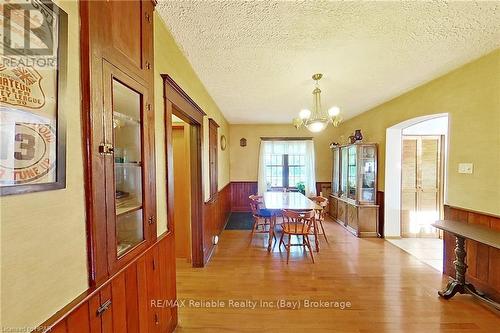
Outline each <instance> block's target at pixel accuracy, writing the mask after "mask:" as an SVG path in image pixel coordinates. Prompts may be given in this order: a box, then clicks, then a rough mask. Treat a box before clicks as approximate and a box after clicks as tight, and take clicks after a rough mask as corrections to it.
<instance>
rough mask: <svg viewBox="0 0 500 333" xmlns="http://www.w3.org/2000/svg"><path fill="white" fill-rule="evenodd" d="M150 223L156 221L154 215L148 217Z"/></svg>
mask: <svg viewBox="0 0 500 333" xmlns="http://www.w3.org/2000/svg"><path fill="white" fill-rule="evenodd" d="M148 223H149V224H153V223H155V217H154V216H150V217H149V218H148Z"/></svg>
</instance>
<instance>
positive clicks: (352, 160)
mask: <svg viewBox="0 0 500 333" xmlns="http://www.w3.org/2000/svg"><path fill="white" fill-rule="evenodd" d="M356 158H357V156H356V146H350V147H349V148H348V151H347V159H348V164H347V197H348V198H349V199H353V200H356V192H357V191H356V188H357V186H356V179H357V175H358V174H357V163H356V162H357V161H356Z"/></svg>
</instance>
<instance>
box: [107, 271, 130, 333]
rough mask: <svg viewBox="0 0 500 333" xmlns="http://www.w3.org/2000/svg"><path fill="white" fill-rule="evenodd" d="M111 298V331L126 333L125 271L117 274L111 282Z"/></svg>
mask: <svg viewBox="0 0 500 333" xmlns="http://www.w3.org/2000/svg"><path fill="white" fill-rule="evenodd" d="M111 299H112V302H113V304H112V307H113V333H126V332H127V306H128V302H127V292H126V289H125V272H123V273H121V274H119V275H118V276H117V277H116V278H114V279H113V281H112V282H111Z"/></svg>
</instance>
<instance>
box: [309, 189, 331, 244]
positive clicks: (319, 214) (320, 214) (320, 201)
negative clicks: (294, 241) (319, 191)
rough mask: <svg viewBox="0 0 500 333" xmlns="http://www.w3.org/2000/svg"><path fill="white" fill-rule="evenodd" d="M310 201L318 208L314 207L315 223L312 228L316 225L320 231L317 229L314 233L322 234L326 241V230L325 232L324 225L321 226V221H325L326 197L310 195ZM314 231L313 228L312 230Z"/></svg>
mask: <svg viewBox="0 0 500 333" xmlns="http://www.w3.org/2000/svg"><path fill="white" fill-rule="evenodd" d="M309 199H311V200H312V201H314V202H315V203H316V205H318V206H319V207H320V208H318V209H315V211H316V224H315V225H314V226H313V228H316V227H317V226H318V225H319V227H320V228H321V232H319V230H317V232H316V234H317V235H323V237H325V240H326V242H327V243H328V237H326V232H325V227H323V222H324V221H325V217H326V207H328V199H327V198H325V197H320V196H318V197H310V198H309ZM312 232H313V233H314V230H312Z"/></svg>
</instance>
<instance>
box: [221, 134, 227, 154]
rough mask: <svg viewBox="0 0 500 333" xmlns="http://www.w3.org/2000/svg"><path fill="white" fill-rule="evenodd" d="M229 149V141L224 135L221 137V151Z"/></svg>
mask: <svg viewBox="0 0 500 333" xmlns="http://www.w3.org/2000/svg"><path fill="white" fill-rule="evenodd" d="M226 147H227V139H226V136H225V135H224V134H223V135H221V136H220V149H221V150H222V151H224V150H226Z"/></svg>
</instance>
